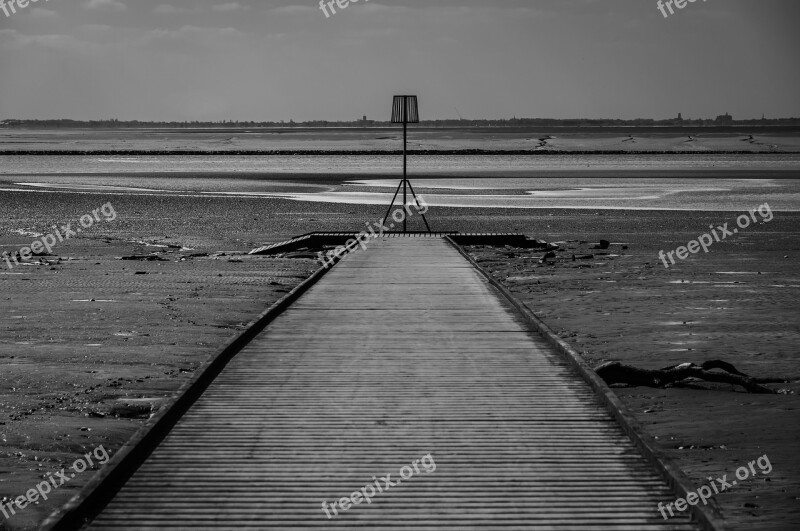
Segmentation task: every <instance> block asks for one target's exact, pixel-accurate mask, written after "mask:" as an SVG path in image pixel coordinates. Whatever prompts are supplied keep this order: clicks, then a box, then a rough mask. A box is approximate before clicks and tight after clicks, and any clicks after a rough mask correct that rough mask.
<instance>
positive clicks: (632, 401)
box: [471, 212, 800, 529]
mask: <svg viewBox="0 0 800 531" xmlns="http://www.w3.org/2000/svg"><path fill="white" fill-rule="evenodd" d="M730 219H731V214H730V213H679V214H672V215H670V214H666V213H646V212H639V213H637V215H636V216H635V217H633V216H631V215H630V214H626V213H619V212H604V213H603V215H601V216H598V215H592V214H585V213H584V214H580V213H579V214H577V215H576V214H575V213H569V214H567V213H563V214H562V215H556V216H553V217H552V218H550V219H549V220H548V228H547V230H546V231H543V232H541V233H539V235H540V236H542V237H544V238H545V239H547V240H549V241H560V242H561V245H562V248H563V250H562V251H560V252H558V253H557V257H556V258H555V260H551V262H552V263H551V264H548V265H543V264H539V262H538V259H539V258H541V256H542V254H543V253H531V252H530V251H528V250H522V249H492V248H472V249H471V251H472V253H473V255H474V256H475V257H476V258H477V259H478V260H479V261H480V262H481V264H482V265H483V266H484V267H485V268H487V269H489V270H490V271H491V272H492V273H493V275H494V276H495V278H497V279H498V280H500V281H502V282H503V283H504V284H505V285H506V286H507V287H508V288H509V289H510V290H511V291H512V292H514V293H515V294H516V295H517V296H518V297H519V298H520V299H521V300H523V301H525V303H526V304H527V305H528V306H529V307H530V308H531V309H532V310H533V311H534V312H535V313H536V314H537V315H538V316H539V317H541V318H542V319H543V320H544V321H545V322H547V323H548V324H549V325H550V326H551V327H552V328H553V329H554V330H555V331H556V332H557V333H558V334H559V335H560V336H561V337H562V338H564V339H565V340H566V341H568V342H569V343H570V344H571V345H572V346H573V347H574V348H575V349H576V350H578V351H579V352H580V353H581V354H582V355H583V356H584V358H585V359H587V360H588V361H589V362H590V363H591V364H592V366H596V365H598V364H599V363H601V362H603V361H609V360H618V361H621V362H623V363H626V364H630V365H635V366H638V367H642V368H650V369H657V368H662V367H666V366H670V365H673V364H678V363H683V362H695V363H702V362H703V361H706V360H714V359H722V360H725V361H728V362H730V363H733V364H734V365H735V366H736V367H737V368H738V369H739V370H741V371H743V372H745V373H747V374H750V375H752V376H754V377H758V378H783V379H785V380H786V382H785V383H778V384H769V385H768V387H770V388H772V389H775V390H781V392H783V393H791V394H778V395H755V394H748V393H746V392H744V390H743V389H742V388H734V387H732V386H730V385H723V384H708V383H700V382H698V383H696V384H693V385H691V386H689V387H681V388H678V387H673V388H670V389H663V390H661V389H650V388H618V389H616V392H617V394H618V395H619V396H620V397H621V398H622V400H623V402H624V403H625V404H626V406H627V407H628V408H630V410H631V411H632V412H633V413H634V416H635V417H636V418H637V419H638V420H639V422H641V423H642V425H643V427H644V429H645V435H646V437H650V438H652V440H653V441H654V442H655V443H656V444H657V446H658V447H659V448H661V449H662V450H664V451H666V453H667V454H668V455H669V457H670V458H672V459H673V460H674V462H675V463H677V465H678V466H680V467H681V469H682V470H683V471H684V472H685V473H686V474H687V475H688V476H689V478H690V479H691V482H692V483H693V484H694V485H695V486H696V487H697V488H699V487H701V486H702V485H703V484H707V483H709V481H708V479H707V478H708V477H712V478H722V477H723V475H724V474H727V475H728V480H729V481H730V480H732V479H735V472H736V469H737V468H739V467H740V466H747V464H748V463H749V462H750V461H753V460H757V459H758V458H759V457H761V456H763V455H767V456H768V458H769V461H770V462H771V464H772V467H773V470H772V471H771V472H770V473H769V474H767V475H764V474H759V476H758V477H756V478H753V479H750V480H748V481H744V482H742V484H741V485H737V486H735V487H733V489H731V490H729V491H726V492H724V493H721V494H719V495H717V496H715V497H714V501H715V502H717V503H718V504H719V507H720V508H721V511H722V514H723V516H724V517H725V518H726V519H727V521H728V522H729V525H730V528H731V529H797V528H798V527H797V526H798V525H800V504H798V500H800V496H799V495H800V479H798V472H800V458H799V457H798V454H797V441H798V440H799V439H800V422H798V421H800V416H799V415H798V407H799V406H800V398H798V395H797V393H798V392H800V372H799V371H798V364H797V348H796V345H797V344H798V340H800V325H799V324H798V317H800V267H798V260H800V255H798V253H797V245H796V242H797V237H798V232H800V215H798V214H778V215H777V216H776V217H775V219H773V221H772V222H770V223H769V224H762V225H760V226H758V227H753V228H751V229H750V230H748V231H742V232H741V233H739V234H737V235H736V237H735V238H733V239H730V240H729V241H727V242H725V243H719V244H717V245H715V246H714V247H712V248H711V250H710V252H709V253H708V254H701V255H699V256H694V257H692V258H691V259H688V260H686V261H684V262H682V263H680V264H679V265H677V266H674V267H671V268H670V269H669V270H667V269H665V268H664V266H663V264H662V263H661V262H660V261H659V259H658V255H657V253H658V251H659V250H661V249H665V250H671V249H674V248H675V247H677V246H678V245H685V244H686V243H687V242H688V241H689V240H691V239H694V238H696V237H697V236H698V235H699V234H701V233H702V232H703V231H704V230H705V228H707V227H708V225H709V224H712V223H717V224H721V223H723V222H725V221H728V220H730ZM566 227H569V228H566ZM600 228H602V229H604V230H602V232H599V229H600ZM673 228H675V229H677V230H676V231H673ZM601 238H605V239H608V240H610V241H612V242H615V243H614V244H613V245H611V247H610V248H609V249H608V250H607V251H598V250H595V249H593V248H592V247H593V243H589V242H597V241H599V240H600V239H601ZM623 245H625V246H627V249H623ZM573 255H575V256H576V258H577V257H582V256H583V257H587V256H588V255H593V256H594V257H593V258H592V259H577V260H576V261H573V260H572V256H573ZM755 469H756V470H757V471H758V470H759V468H758V467H757V466H756V467H755ZM668 501H671V500H665V501H664V502H665V503H667V502H668Z"/></svg>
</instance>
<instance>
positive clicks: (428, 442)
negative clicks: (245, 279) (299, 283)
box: [45, 236, 716, 531]
mask: <svg viewBox="0 0 800 531" xmlns="http://www.w3.org/2000/svg"><path fill="white" fill-rule="evenodd" d="M237 350H238V349H237ZM214 376H215V377H214V378H213V381H211V382H210V385H208V386H207V388H206V389H205V390H204V392H202V393H201V394H200V395H199V396H198V397H196V399H194V398H193V399H192V404H191V405H190V406H187V411H185V413H183V412H182V413H181V415H180V418H179V419H176V420H177V422H176V423H175V425H174V426H170V428H171V429H170V430H168V433H166V436H165V437H163V440H161V439H160V438H159V439H158V444H152V442H151V443H148V442H147V441H148V439H147V437H139V439H138V440H137V441H134V442H133V443H131V445H130V446H129V447H127V448H126V449H123V451H122V452H121V454H123V455H118V456H115V460H112V463H111V465H113V466H111V469H110V470H109V471H105V473H104V472H102V471H101V473H100V474H98V476H100V477H99V478H97V479H96V480H93V483H92V484H91V485H90V486H89V487H87V490H86V491H84V492H83V493H82V494H81V495H79V496H78V497H76V499H74V500H73V502H71V503H70V505H68V506H67V507H66V508H64V509H63V510H62V511H61V512H59V513H57V514H56V515H55V516H54V517H53V518H51V520H50V521H48V523H46V525H45V528H47V529H72V528H80V527H82V526H83V525H84V523H85V524H86V525H85V527H86V528H88V529H92V530H111V529H153V530H156V529H159V530H162V529H230V530H235V529H285V530H304V529H317V530H318V529H327V528H334V529H359V530H369V529H392V530H412V529H413V530H446V529H452V530H471V529H475V530H477V529H481V530H498V531H499V530H504V531H506V530H522V529H525V530H533V529H536V530H545V529H557V530H567V529H582V530H588V529H615V530H630V531H647V530H666V529H670V530H690V529H703V528H706V529H713V528H714V525H716V524H715V523H714V518H715V515H714V514H713V513H704V512H701V510H695V511H696V512H695V513H694V515H693V516H690V514H689V512H685V513H677V514H676V516H675V517H674V518H670V519H669V520H665V519H664V518H663V517H662V515H661V514H660V513H659V510H658V508H657V505H658V503H659V502H663V503H664V504H666V503H669V502H671V501H674V500H675V499H676V497H678V496H685V491H681V488H682V487H681V485H682V484H681V481H685V478H682V477H680V473H679V472H676V470H675V469H674V468H671V467H670V466H669V465H665V464H664V463H663V462H662V461H660V460H659V459H660V458H659V456H654V455H651V453H649V451H648V448H647V447H646V443H644V447H643V443H642V440H641V439H637V437H636V436H635V434H633V435H632V434H631V431H630V426H626V425H625V423H624V422H621V420H620V419H622V420H623V421H624V416H625V413H624V412H620V411H617V410H615V409H614V407H609V405H608V404H609V399H608V398H607V396H608V395H606V398H604V395H603V394H602V390H601V391H598V388H597V385H599V384H596V381H595V384H592V382H591V381H590V382H587V376H586V375H583V377H582V375H581V374H580V371H579V369H578V368H576V366H575V364H574V363H573V362H571V361H570V360H569V359H567V358H566V356H565V355H564V354H563V353H562V352H559V350H558V348H555V347H554V346H553V338H550V340H549V341H548V340H546V339H545V338H544V337H543V336H542V335H540V334H539V333H538V332H537V331H536V330H534V329H533V327H532V326H531V324H530V322H529V320H528V319H526V316H525V315H524V314H523V313H522V312H520V311H519V309H518V308H517V307H515V306H514V305H513V304H512V303H510V302H509V300H508V299H507V298H506V297H504V296H503V294H502V293H501V291H500V290H498V288H497V287H495V286H493V285H492V283H491V282H489V280H487V278H486V277H485V275H483V274H482V273H481V272H480V271H479V270H478V269H477V268H476V267H475V265H474V264H473V263H471V262H470V261H469V260H468V259H467V258H465V256H463V255H462V253H461V252H460V250H459V249H458V248H457V246H456V245H455V244H453V243H452V241H450V242H449V241H446V239H444V238H442V237H439V236H433V237H422V236H417V237H384V238H381V239H378V240H375V241H373V242H370V245H369V247H368V248H367V249H366V250H359V251H356V252H352V253H350V254H348V255H347V256H345V257H344V258H343V259H342V261H341V262H339V263H338V264H337V265H336V266H335V267H333V268H332V269H331V270H330V271H328V272H327V273H326V274H324V276H322V277H321V280H319V281H315V282H313V285H311V286H310V287H309V288H308V290H307V291H305V292H304V293H303V294H302V295H301V296H300V297H299V298H298V299H297V300H295V301H294V302H293V303H292V304H289V305H288V307H287V308H285V309H283V311H282V312H280V313H279V315H277V317H275V318H274V320H272V321H271V322H270V323H269V325H268V326H267V327H266V328H265V329H264V330H263V331H261V332H260V333H258V334H257V335H255V337H254V338H252V339H250V340H249V342H247V344H246V345H245V346H244V347H243V348H241V349H240V350H239V351H238V353H236V355H235V356H234V357H232V359H231V360H230V361H229V362H228V363H227V365H225V366H224V369H222V370H221V372H219V374H218V375H216V374H215V375H214ZM593 381H594V380H593ZM606 391H607V392H608V393H610V391H608V390H607V389H606ZM611 400H613V398H612V399H611ZM612 405H613V404H612ZM151 431H153V430H151ZM152 440H156V439H152ZM148 444H151V445H152V446H153V448H144V449H142V447H143V446H147V445H148ZM136 452H139V455H142V456H144V457H146V459H144V458H143V459H142V460H143V461H144V462H143V463H141V464H139V463H135V466H131V463H132V462H133V461H135V459H134V458H132V457H130V458H129V459H128V460H127V461H126V460H125V455H124V454H126V453H127V454H128V455H129V456H130V455H133V454H135V453H136ZM426 455H429V456H430V460H428V463H431V462H433V463H435V469H434V470H432V471H431V470H430V468H427V469H422V468H420V467H417V471H416V472H414V473H413V474H412V475H411V476H410V477H408V473H407V471H408V470H411V469H412V468H411V467H412V463H413V462H414V461H415V460H416V461H417V463H420V459H421V458H422V457H423V456H426ZM423 464H425V461H423ZM406 465H408V467H409V468H408V469H406V471H405V472H406V473H405V476H404V478H405V477H407V479H402V478H401V477H400V472H401V469H402V468H403V467H404V466H406ZM126 469H128V470H126ZM417 472H418V473H417ZM387 474H391V478H390V479H391V481H392V483H394V486H392V487H391V488H390V489H388V488H387V490H385V491H384V492H382V493H376V494H375V495H374V496H372V497H371V499H370V500H369V503H367V502H366V501H364V500H363V499H362V500H361V501H360V502H359V503H358V504H356V503H354V502H355V501H356V500H358V499H359V497H357V496H354V493H357V492H361V489H362V488H364V487H365V486H367V485H375V484H376V483H375V480H376V478H384V477H385V476H386V475H387ZM121 475H123V476H124V477H122V479H120V476H121ZM676 476H677V477H676ZM379 481H380V480H379ZM117 484H119V485H120V486H121V488H116V487H114V485H117ZM381 485H385V483H383V482H381ZM684 486H685V485H684ZM684 490H685V489H684ZM106 498H109V499H110V501H108V500H106ZM345 498H348V499H349V501H344V499H345ZM98 500H103V502H102V503H101V504H100V506H98ZM106 501H108V503H107V504H106ZM326 502H327V504H328V506H327V510H326V509H325V506H324V505H323V504H324V503H326ZM331 504H334V507H335V508H337V510H336V511H335V512H336V514H334V511H332V510H331ZM345 506H348V507H347V509H344V507H345ZM100 509H102V510H100ZM707 510H708V509H702V511H707ZM96 512H99V514H93V513H96Z"/></svg>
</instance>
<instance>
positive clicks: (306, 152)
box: [0, 149, 800, 157]
mask: <svg viewBox="0 0 800 531" xmlns="http://www.w3.org/2000/svg"><path fill="white" fill-rule="evenodd" d="M402 154H403V152H402V150H375V149H373V150H319V149H313V150H312V149H297V150H295V149H290V150H280V149H279V150H165V151H158V150H139V149H137V150H117V149H112V150H108V149H88V150H74V149H71V150H46V151H45V150H41V151H40V150H27V149H26V150H7V151H3V150H0V156H56V155H62V156H86V155H110V156H131V157H140V156H152V155H161V156H180V155H191V156H226V155H227V156H283V157H297V156H331V155H345V156H376V155H383V156H392V155H402ZM408 155H409V156H410V157H413V156H420V155H423V156H431V155H504V156H508V155H515V156H516V155H528V156H537V157H538V156H556V155H560V156H564V155H698V156H700V155H706V156H707V155H800V151H796V150H795V151H775V150H769V151H767V150H764V151H755V150H736V151H733V150H708V151H706V150H703V151H699V150H691V151H689V150H687V151H675V150H671V151H663V150H656V151H652V150H648V151H627V150H554V149H535V150H529V149H497V150H490V149H413V150H409V151H408Z"/></svg>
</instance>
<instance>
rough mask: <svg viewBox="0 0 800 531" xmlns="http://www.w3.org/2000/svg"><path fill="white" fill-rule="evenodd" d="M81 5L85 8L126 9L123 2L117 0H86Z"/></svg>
mask: <svg viewBox="0 0 800 531" xmlns="http://www.w3.org/2000/svg"><path fill="white" fill-rule="evenodd" d="M83 7H85V8H86V9H98V10H99V9H105V10H111V11H125V10H126V9H128V8H127V7H126V6H125V4H123V3H122V2H120V1H119V0H87V1H86V2H85V3H84V4H83Z"/></svg>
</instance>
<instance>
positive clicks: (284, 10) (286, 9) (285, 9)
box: [267, 5, 318, 15]
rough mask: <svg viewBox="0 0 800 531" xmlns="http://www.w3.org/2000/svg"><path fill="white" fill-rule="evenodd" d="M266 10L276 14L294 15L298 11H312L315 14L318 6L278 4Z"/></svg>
mask: <svg viewBox="0 0 800 531" xmlns="http://www.w3.org/2000/svg"><path fill="white" fill-rule="evenodd" d="M267 11H269V12H270V13H276V14H284V15H294V14H298V13H302V14H308V13H314V14H316V13H317V11H318V8H315V7H310V6H298V5H291V6H280V7H271V8H269V9H268V10H267Z"/></svg>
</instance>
